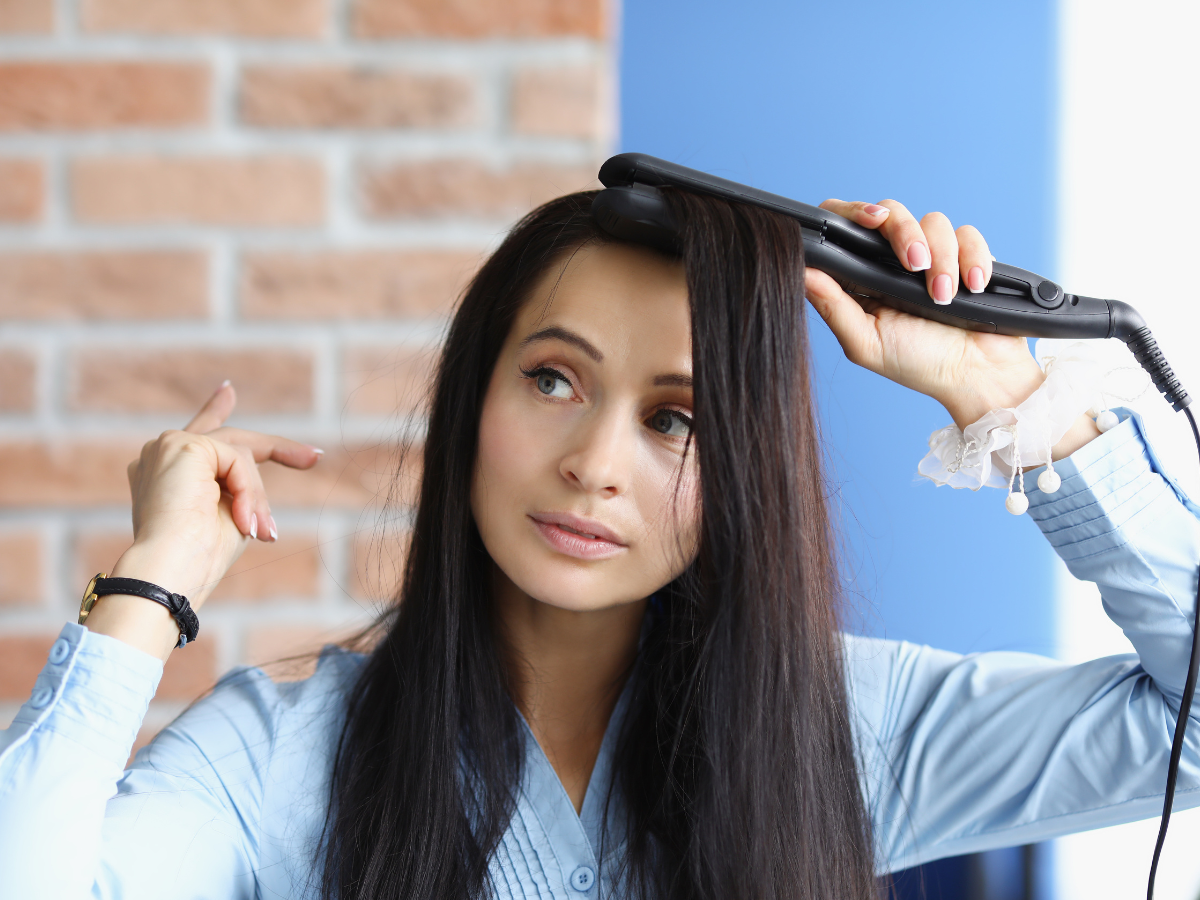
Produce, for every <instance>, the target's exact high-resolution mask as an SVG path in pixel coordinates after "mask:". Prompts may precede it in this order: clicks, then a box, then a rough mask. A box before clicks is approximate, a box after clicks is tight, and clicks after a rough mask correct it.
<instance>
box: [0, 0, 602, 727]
mask: <svg viewBox="0 0 1200 900" xmlns="http://www.w3.org/2000/svg"><path fill="white" fill-rule="evenodd" d="M611 16H612V12H611V10H610V8H609V6H608V4H607V0H569V2H561V0H503V2H501V0H0V724H6V723H7V722H8V721H9V719H10V718H11V716H12V715H13V714H14V713H15V711H16V708H17V706H18V705H19V704H20V703H21V702H22V701H23V700H24V699H25V698H26V697H27V696H28V692H29V689H30V687H31V685H32V683H33V679H34V676H35V674H36V672H37V670H38V669H39V668H40V667H41V665H42V662H43V661H44V658H45V653H46V650H47V648H48V647H49V645H50V643H51V642H52V640H53V638H54V635H55V634H56V633H57V632H58V630H59V628H60V627H61V624H62V622H63V621H65V620H68V619H71V620H73V619H74V618H75V615H76V612H77V608H78V602H79V594H80V592H81V590H82V588H83V586H84V585H85V584H86V582H87V579H88V578H89V577H90V576H91V575H93V574H95V572H97V571H99V570H104V569H107V568H108V567H109V566H110V565H111V563H112V562H113V561H114V560H115V559H116V557H117V556H119V555H120V553H121V551H122V550H123V549H124V547H125V546H127V544H128V541H129V539H130V526H129V512H128V489H127V486H126V483H125V475H124V469H125V465H126V463H127V462H128V461H129V460H130V459H132V458H133V457H134V456H135V455H136V452H137V450H138V448H139V447H140V445H141V444H142V443H143V442H145V441H146V440H148V439H150V438H151V437H153V436H154V435H156V434H158V433H159V432H160V431H162V430H163V429H165V428H169V427H179V426H180V425H181V424H182V423H183V422H185V421H186V420H187V418H188V417H189V416H190V414H191V411H192V410H194V409H195V407H196V406H197V405H198V404H199V403H200V402H202V401H203V399H204V398H206V397H207V396H208V395H209V394H210V393H211V392H212V391H213V390H214V389H215V388H216V386H217V385H218V384H219V383H220V382H221V381H222V380H223V379H225V378H230V379H232V380H233V383H234V386H235V387H236V388H237V389H238V392H239V397H240V407H239V411H238V414H237V416H236V419H235V422H236V424H240V425H242V426H244V427H250V428H256V429H261V430H269V431H273V432H278V433H283V434H287V435H290V436H294V437H297V438H300V439H302V440H307V441H310V442H312V443H315V444H317V445H318V446H323V447H324V448H325V449H326V450H327V451H328V453H327V456H326V458H325V460H324V461H322V462H321V463H320V464H319V466H318V469H317V470H315V471H313V472H311V473H304V474H297V473H291V472H287V471H283V470H279V469H275V468H274V467H272V466H270V465H268V466H267V467H264V474H265V475H266V479H267V482H268V485H269V488H270V490H271V495H272V500H273V504H274V509H275V511H276V514H275V517H276V519H277V521H278V524H279V531H280V538H279V542H278V543H277V544H276V545H273V546H266V545H262V544H257V545H254V546H253V547H251V549H250V550H249V551H247V553H246V554H245V556H244V557H243V559H242V560H241V561H240V562H239V563H238V565H237V567H236V568H235V570H234V572H233V573H232V574H231V576H230V577H229V578H228V580H227V582H226V583H225V584H224V585H222V586H221V587H220V589H219V590H218V592H217V593H216V594H214V596H213V597H212V599H211V601H210V602H209V603H208V604H207V605H206V606H205V607H204V609H203V610H202V616H201V619H202V622H203V631H202V638H201V640H200V641H199V642H198V643H197V644H196V645H195V646H193V647H189V648H187V650H186V651H184V652H181V653H177V654H175V655H174V656H173V657H172V659H171V661H170V663H169V664H168V666H167V672H166V675H165V676H164V679H163V682H162V686H161V687H160V689H159V694H158V697H157V698H156V700H155V703H154V706H153V707H152V710H151V713H150V716H149V718H148V719H147V729H146V731H145V733H144V735H143V738H144V737H145V735H146V734H149V733H150V732H151V731H153V730H154V729H156V728H157V727H160V726H161V724H162V723H163V722H165V721H167V720H169V718H170V717H171V716H172V715H173V714H174V713H175V712H176V711H177V710H178V709H179V708H181V707H182V706H183V705H184V704H185V703H186V702H187V701H188V700H190V699H192V698H193V697H195V696H196V695H197V694H198V693H200V692H201V691H202V690H204V688H205V687H206V686H207V685H209V684H210V683H211V682H212V680H213V678H214V677H215V676H216V675H217V674H219V673H220V672H221V671H223V670H224V669H226V668H228V667H229V666H232V665H235V664H237V663H241V662H258V661H263V660H267V659H271V658H275V657H278V656H280V655H284V654H286V653H288V652H292V651H294V650H297V649H301V648H306V647H308V646H310V645H312V644H313V643H314V642H319V641H320V640H321V639H322V638H323V637H326V636H329V635H336V634H339V633H343V632H345V630H347V629H348V628H351V627H352V626H354V625H357V624H360V623H361V622H362V621H364V620H365V619H366V618H367V617H368V616H369V614H370V612H371V610H372V609H373V603H375V602H377V601H379V600H380V599H382V598H383V597H385V596H386V595H387V593H388V590H389V588H390V583H391V579H392V573H393V572H394V569H395V564H396V559H395V557H396V556H397V553H398V551H397V550H396V549H395V548H396V547H397V546H398V541H397V539H396V538H395V537H394V536H393V537H392V538H391V539H387V538H385V537H384V534H385V532H386V533H389V534H390V533H391V530H389V529H386V528H385V526H384V525H381V523H380V521H379V515H378V514H379V508H380V507H379V497H380V495H381V492H383V491H385V490H386V488H387V485H388V484H389V483H390V482H391V481H392V479H393V476H394V471H393V469H394V456H393V455H392V454H391V453H390V452H389V451H388V449H387V448H388V445H389V443H390V438H392V437H393V436H394V435H395V433H396V431H397V428H398V427H399V425H400V424H402V421H403V416H404V415H405V414H406V413H408V412H410V411H412V410H414V409H418V408H419V397H420V383H421V378H422V377H423V375H424V374H425V373H426V372H427V371H428V363H429V357H430V353H431V350H432V348H434V347H435V346H436V343H437V341H438V339H439V336H440V335H441V333H442V329H443V327H444V325H445V322H446V312H447V310H448V309H449V308H450V305H451V304H452V302H453V300H454V298H455V295H456V293H457V292H458V291H459V290H460V288H461V287H462V285H463V284H464V282H465V280H466V279H467V278H468V277H469V276H470V274H471V272H472V271H473V269H474V268H475V267H476V266H477V265H478V263H479V261H480V260H481V258H482V256H483V255H484V254H486V253H487V252H488V250H489V248H491V247H494V246H495V244H496V242H497V241H498V240H499V238H500V236H501V235H502V234H503V233H504V231H505V228H506V227H507V225H509V224H510V223H511V222H512V221H513V219H514V218H515V217H516V216H518V215H519V214H521V213H522V212H524V211H525V210H527V209H528V208H530V206H531V205H533V204H536V203H538V202H540V201H542V200H544V199H547V198H549V197H551V196H554V195H557V194H560V193H565V192H568V191H571V190H576V189H579V188H582V187H586V186H589V185H590V184H594V183H593V182H592V178H593V176H594V173H595V171H596V167H597V165H598V162H599V161H600V160H601V159H603V157H604V156H605V155H606V154H607V152H608V151H609V150H610V148H611V144H612V140H613V121H614V118H613V102H614V100H613V97H614V94H613V77H614V76H613V54H612V45H611V35H612V30H613V25H612V21H611ZM373 539H374V540H373Z"/></svg>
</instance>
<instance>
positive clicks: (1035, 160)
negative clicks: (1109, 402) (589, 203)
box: [621, 0, 1055, 653]
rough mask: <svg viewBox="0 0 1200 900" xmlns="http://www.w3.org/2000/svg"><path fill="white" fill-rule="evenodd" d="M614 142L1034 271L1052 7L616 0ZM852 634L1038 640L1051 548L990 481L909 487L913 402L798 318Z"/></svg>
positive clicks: (1047, 148)
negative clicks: (983, 485) (940, 237)
mask: <svg viewBox="0 0 1200 900" xmlns="http://www.w3.org/2000/svg"><path fill="white" fill-rule="evenodd" d="M623 16H624V22H623V47H622V61H621V82H622V83H621V127H622V138H621V146H622V149H623V150H637V151H642V152H646V153H652V154H655V155H657V156H662V157H666V158H668V159H672V160H675V161H677V162H681V163H684V164H686V165H691V166H694V167H696V168H700V169H705V170H708V171H711V172H715V173H718V174H721V175H724V176H726V177H729V178H733V179H736V180H739V181H745V182H749V183H751V184H754V185H756V186H759V187H763V188H766V189H769V190H772V191H776V192H778V193H782V194H786V195H788V196H791V197H796V198H798V199H802V200H806V201H808V202H812V203H816V202H819V201H820V200H822V199H824V198H826V197H831V196H836V197H842V198H844V199H864V200H872V201H874V200H880V199H883V198H885V197H894V198H896V199H899V200H901V201H902V202H903V203H905V204H906V205H908V206H909V207H910V209H912V210H913V211H914V212H916V213H917V214H918V215H920V214H922V213H924V212H927V211H929V210H935V209H936V210H941V211H942V212H945V213H946V214H947V215H949V216H950V218H951V220H952V221H953V222H954V223H955V225H959V224H963V223H967V222H969V223H971V224H974V225H976V226H978V227H979V228H980V230H981V231H982V232H983V233H984V235H985V237H987V238H988V240H989V241H990V243H991V246H992V251H993V253H994V254H995V255H996V256H997V257H998V258H999V259H1001V260H1003V261H1006V262H1011V263H1013V264H1015V265H1019V266H1022V267H1025V268H1030V269H1033V270H1035V271H1040V272H1042V273H1044V274H1047V275H1050V276H1053V268H1054V266H1053V262H1054V261H1053V258H1052V252H1051V248H1052V240H1051V236H1052V233H1053V221H1052V211H1053V196H1052V188H1053V185H1052V162H1053V142H1052V137H1053V132H1052V118H1053V112H1054V110H1053V108H1052V104H1053V97H1054V79H1053V73H1054V67H1055V62H1054V53H1055V36H1054V30H1053V22H1054V8H1053V6H1052V5H1051V4H1048V3H1044V2H1032V0H1008V2H1004V3H999V2H988V3H962V2H957V3H955V2H949V0H926V2H922V3H917V4H913V3H896V2H881V0H857V2H856V0H839V2H830V3H826V4H817V3H799V2H784V0H760V2H739V3H733V2H728V0H727V2H716V0H688V2H683V0H627V2H626V3H625V7H624V10H623ZM811 321H812V331H813V335H814V343H815V348H816V360H815V369H816V377H817V382H818V386H819V388H818V389H819V392H820V403H821V414H822V419H823V425H824V429H825V435H826V439H827V444H828V446H829V455H830V459H831V462H832V464H833V465H832V472H831V476H832V478H833V480H834V486H835V488H836V489H837V495H838V497H839V498H840V500H841V504H840V517H841V525H842V532H843V534H844V536H845V541H846V553H845V555H846V568H847V570H848V572H849V573H850V576H851V588H852V591H853V592H854V594H853V596H854V603H853V607H854V610H855V615H854V617H853V618H852V620H851V621H850V623H849V624H850V626H851V627H852V628H854V629H856V630H861V631H865V632H870V633H875V634H885V635H887V636H889V637H897V638H905V639H909V640H914V641H920V642H925V643H930V644H933V645H936V646H940V647H945V648H947V649H953V650H959V651H974V650H989V649H1022V650H1032V651H1036V652H1043V653H1050V652H1052V651H1053V608H1052V603H1053V588H1052V584H1051V583H1050V572H1051V569H1050V557H1049V552H1050V551H1049V550H1048V549H1047V547H1046V546H1045V544H1044V542H1043V541H1042V539H1041V538H1040V536H1039V535H1038V534H1037V532H1036V529H1035V527H1034V526H1033V523H1032V522H1030V521H1029V520H1028V519H1027V518H1022V519H1017V518H1014V517H1012V516H1010V515H1009V514H1008V513H1007V512H1005V510H1004V506H1003V494H1002V493H1000V492H998V491H992V490H986V491H984V492H981V493H980V494H978V495H971V494H969V493H967V492H962V491H951V490H950V489H949V488H940V489H939V488H935V487H934V486H933V485H932V483H930V482H927V481H924V480H922V479H918V478H917V476H916V465H917V461H918V460H919V459H920V457H921V456H922V455H923V453H924V451H925V448H926V440H927V438H928V435H929V433H930V432H931V431H933V430H934V429H935V428H939V427H941V426H942V425H944V424H946V423H947V422H948V421H949V419H948V417H947V416H946V415H945V413H944V412H943V411H942V410H941V408H940V407H939V406H938V405H937V404H936V403H934V402H933V401H931V400H928V399H927V398H924V397H920V396H917V395H915V394H912V393H911V392H908V391H905V390H903V389H901V388H899V387H896V386H894V385H892V384H890V383H889V382H886V381H884V380H883V379H881V378H879V377H877V376H874V375H871V374H870V373H867V372H864V371H862V370H859V369H857V368H856V367H855V366H853V365H851V364H850V363H848V362H846V360H845V359H844V358H843V357H842V355H841V352H840V350H839V349H838V347H837V345H836V342H835V341H834V340H833V339H832V337H831V335H830V334H829V332H828V331H827V330H826V329H825V327H824V325H823V324H822V323H821V322H820V320H819V319H817V318H816V317H815V316H813V317H812V320H811Z"/></svg>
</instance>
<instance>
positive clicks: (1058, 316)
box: [592, 153, 1200, 900]
mask: <svg viewBox="0 0 1200 900" xmlns="http://www.w3.org/2000/svg"><path fill="white" fill-rule="evenodd" d="M600 182H601V183H602V184H603V185H604V186H605V189H604V190H602V191H600V192H599V193H598V194H597V195H596V197H595V199H594V200H593V201H592V215H593V217H594V218H595V220H596V222H597V224H598V225H599V226H600V227H601V228H602V229H603V230H604V231H606V232H608V233H609V234H611V235H613V236H614V237H617V238H620V239H623V240H629V241H634V242H637V243H641V244H648V245H650V246H653V247H657V248H658V249H660V250H662V251H664V252H667V253H672V254H677V253H678V252H679V249H680V246H679V233H678V229H677V227H676V223H675V220H674V217H673V216H672V213H671V210H670V207H669V205H668V204H667V201H666V198H665V197H664V196H663V193H662V191H661V190H659V189H660V188H664V187H671V188H680V189H683V190H687V191H693V192H695V193H698V194H707V195H709V196H711V197H719V198H721V199H724V200H732V201H734V202H737V203H748V204H751V205H753V206H758V207H761V208H763V209H767V210H771V211H772V212H776V213H779V214H781V215H785V216H790V217H791V218H793V219H796V220H798V221H799V222H800V228H801V234H802V236H803V240H804V260H805V265H808V266H811V267H812V268H814V269H820V270H821V271H822V272H826V273H828V274H829V275H830V276H832V277H833V279H834V280H835V281H837V282H838V284H840V285H841V286H842V288H843V290H845V291H846V292H847V293H849V294H851V295H857V296H860V297H867V298H870V299H872V300H877V301H879V302H881V303H884V304H886V305H887V306H891V307H894V308H895V309H899V310H902V311H904V312H907V313H911V314H913V315H915V316H921V317H922V318H925V319H932V320H934V321H935V322H943V323H945V324H947V325H954V326H956V327H958V328H965V329H967V330H969V331H986V332H992V333H994V334H1010V335H1019V336H1021V337H1045V338H1081V339H1086V338H1119V339H1120V340H1122V341H1124V342H1125V343H1126V345H1127V346H1128V347H1129V349H1130V350H1131V351H1132V352H1133V356H1134V358H1135V359H1136V360H1137V361H1138V363H1139V364H1140V365H1141V366H1142V368H1144V369H1145V370H1146V371H1147V372H1148V373H1149V375H1150V378H1151V380H1153V382H1154V385H1155V386H1156V387H1157V388H1158V389H1159V390H1160V391H1161V392H1162V393H1163V395H1164V396H1165V397H1166V398H1167V401H1168V402H1169V403H1170V404H1171V406H1172V407H1174V409H1175V410H1176V411H1179V410H1183V412H1184V414H1185V415H1186V416H1187V418H1188V422H1189V423H1190V424H1191V427H1192V434H1193V435H1194V436H1195V438H1196V447H1197V450H1200V429H1198V428H1197V425H1196V419H1195V417H1194V416H1193V414H1192V411H1191V410H1190V409H1188V408H1187V407H1188V405H1189V404H1190V403H1191V398H1190V397H1188V394H1187V391H1185V390H1184V389H1183V386H1182V385H1181V384H1180V383H1179V379H1178V378H1176V377H1175V373H1174V372H1172V371H1171V367H1170V366H1169V365H1168V364H1167V361H1166V359H1165V358H1163V355H1162V352H1161V351H1160V350H1159V349H1158V344H1157V343H1156V342H1155V340H1154V337H1153V336H1152V335H1151V333H1150V329H1149V328H1148V327H1147V326H1146V323H1145V322H1144V321H1143V320H1142V317H1141V316H1140V315H1139V314H1138V312H1137V310H1135V309H1134V308H1133V307H1132V306H1130V305H1129V304H1127V303H1122V302H1121V301H1119V300H1099V299H1096V298H1095V297H1082V296H1080V295H1078V294H1068V293H1067V292H1065V291H1064V290H1063V289H1062V288H1061V287H1060V286H1059V285H1057V284H1055V283H1054V282H1053V281H1051V280H1050V279H1048V278H1043V277H1042V276H1041V275H1036V274H1034V273H1033V272H1029V271H1027V270H1025V269H1018V268H1017V267H1016V266H1009V265H1005V264H1004V263H999V262H997V263H993V264H992V277H991V280H990V281H989V282H988V284H987V287H986V288H985V289H984V290H983V291H982V292H981V293H978V294H973V293H971V292H970V291H969V290H967V288H966V287H965V286H962V287H960V288H959V291H958V294H957V295H956V296H955V297H954V299H953V300H952V302H951V303H950V304H949V305H947V306H938V305H937V304H935V303H934V302H933V300H932V299H931V298H930V296H929V292H928V291H927V290H926V287H925V275H924V274H923V273H921V272H909V271H908V270H907V269H905V268H903V267H902V266H901V265H900V262H899V260H897V259H896V254H895V251H894V250H892V246H891V244H889V243H888V241H887V239H886V238H884V237H883V235H881V234H879V233H878V232H875V231H871V230H870V229H868V228H863V227H862V226H861V225H858V224H856V223H854V222H851V221H850V220H849V219H845V218H843V217H842V216H839V215H837V214H835V213H831V212H828V211H827V210H824V209H821V208H819V207H816V206H809V205H808V204H807V203H800V202H798V201H796V200H790V199H788V198H787V197H781V196H779V195H778V194H771V193H768V192H767V191H760V190H758V189H757V188H752V187H748V186H747V185H744V184H738V183H737V182H735V181H728V180H726V179H724V178H718V177H717V176H715V175H709V174H707V173H706V172H700V171H697V170H696V169H689V168H687V167H685V166H680V165H676V164H675V163H672V162H667V161H666V160H664V159H657V158H655V157H653V156H647V155H646V154H644V153H621V154H618V155H617V156H614V157H612V158H611V159H609V160H608V161H607V162H605V163H604V165H603V166H601V167H600ZM1196 608H1197V610H1198V611H1200V585H1198V586H1197V597H1196ZM1197 618H1200V615H1198V616H1197ZM1198 633H1200V630H1198V629H1196V628H1195V624H1193V632H1192V653H1191V659H1190V660H1189V663H1188V672H1187V678H1186V680H1185V682H1184V689H1183V702H1182V703H1181V705H1180V710H1179V718H1178V720H1177V721H1176V724H1175V737H1174V740H1173V741H1172V744H1171V758H1170V762H1169V763H1168V766H1167V784H1166V789H1165V793H1166V797H1165V800H1164V802H1163V814H1162V822H1161V824H1160V825H1159V831H1158V842H1157V844H1156V845H1155V848H1154V859H1153V861H1152V862H1151V864H1150V880H1149V884H1148V886H1147V891H1146V896H1147V898H1148V900H1152V898H1153V896H1154V876H1155V873H1156V872H1157V870H1158V860H1159V856H1160V855H1161V853H1162V848H1163V841H1164V840H1165V838H1166V835H1167V824H1168V823H1169V822H1170V818H1171V805H1172V802H1173V800H1174V797H1175V781H1176V777H1177V775H1178V771H1179V759H1180V755H1181V754H1182V751H1183V736H1184V732H1185V730H1186V728H1187V722H1188V715H1189V713H1190V711H1191V705H1192V695H1193V694H1194V693H1195V691H1196V675H1197V670H1198V669H1200V639H1198V637H1197V635H1198Z"/></svg>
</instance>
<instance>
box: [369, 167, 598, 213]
mask: <svg viewBox="0 0 1200 900" xmlns="http://www.w3.org/2000/svg"><path fill="white" fill-rule="evenodd" d="M596 171H597V169H595V168H592V167H565V166H557V165H550V164H545V165H541V164H538V165H534V164H531V163H525V164H519V165H515V166H512V167H511V168H509V169H507V170H496V169H492V168H489V167H487V166H485V165H483V164H482V163H480V162H477V161H474V160H469V159H445V160H432V161H428V162H400V163H396V164H394V165H381V166H373V167H368V168H367V169H366V170H365V171H364V172H363V178H362V192H363V198H364V203H365V206H366V212H367V214H368V215H369V216H371V217H373V218H378V219H394V218H406V217H418V216H486V217H492V218H506V219H513V218H516V217H517V216H520V215H524V214H525V213H526V212H528V211H529V210H530V209H532V208H533V207H535V206H538V205H539V204H541V203H544V202H546V201H547V200H550V199H552V198H554V197H558V196H561V195H563V194H569V193H572V192H573V191H581V190H585V189H587V188H589V187H596V186H597V183H596V180H595V179H596Z"/></svg>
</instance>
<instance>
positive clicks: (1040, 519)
mask: <svg viewBox="0 0 1200 900" xmlns="http://www.w3.org/2000/svg"><path fill="white" fill-rule="evenodd" d="M1113 412H1115V413H1116V414H1117V416H1118V418H1119V419H1120V420H1121V421H1120V424H1118V425H1117V426H1116V427H1114V428H1111V429H1109V430H1108V431H1107V432H1105V433H1104V434H1102V435H1100V437H1098V438H1095V439H1094V440H1092V441H1090V442H1088V443H1087V444H1085V445H1084V446H1082V447H1080V448H1079V449H1078V450H1076V451H1075V452H1074V453H1073V454H1071V455H1070V456H1069V457H1067V458H1066V459H1064V460H1060V461H1059V462H1056V463H1055V464H1054V469H1055V471H1056V472H1058V474H1059V476H1060V477H1061V478H1062V486H1061V487H1060V488H1059V489H1058V490H1057V491H1055V492H1054V493H1053V494H1047V493H1045V492H1043V491H1042V490H1040V489H1038V488H1034V489H1032V490H1029V491H1027V492H1026V493H1027V496H1028V497H1029V515H1030V516H1031V517H1032V518H1033V520H1034V521H1035V522H1036V523H1037V526H1038V528H1040V529H1041V530H1042V533H1043V534H1044V535H1045V536H1046V538H1047V540H1049V541H1050V544H1051V545H1052V546H1053V547H1054V548H1055V550H1056V551H1057V552H1058V554H1059V555H1060V556H1061V557H1062V558H1063V559H1064V560H1072V559H1080V558H1082V557H1085V556H1090V555H1092V554H1093V553H1100V552H1103V551H1105V550H1110V549H1112V548H1114V547H1118V546H1121V545H1122V544H1123V543H1124V539H1123V537H1122V536H1121V531H1122V528H1123V527H1124V526H1125V525H1127V524H1128V523H1129V522H1130V520H1132V519H1133V518H1134V517H1136V516H1137V515H1138V514H1139V513H1141V512H1142V511H1143V510H1145V509H1147V508H1148V507H1149V506H1150V505H1151V504H1153V503H1154V501H1155V500H1157V499H1158V498H1159V497H1160V496H1162V495H1163V494H1164V493H1166V492H1173V493H1174V494H1175V495H1176V497H1177V498H1178V500H1179V502H1180V503H1182V504H1183V505H1184V506H1185V507H1187V509H1188V510H1189V511H1190V512H1191V513H1192V514H1193V515H1196V516H1200V507H1198V506H1197V505H1196V504H1195V503H1193V502H1192V501H1191V500H1190V499H1189V498H1188V497H1187V495H1186V494H1185V493H1184V492H1183V490H1182V489H1181V488H1180V487H1179V485H1178V484H1177V483H1176V482H1175V481H1174V479H1172V478H1171V477H1170V476H1169V475H1168V474H1167V473H1166V472H1165V471H1164V469H1163V467H1162V464H1161V462H1160V461H1159V459H1158V457H1157V456H1156V455H1155V453H1154V451H1153V449H1152V448H1151V447H1150V445H1149V443H1148V442H1147V441H1146V432H1145V426H1144V425H1143V423H1142V419H1141V417H1140V416H1139V415H1138V414H1137V413H1135V412H1133V411H1131V410H1129V409H1126V408H1123V407H1122V408H1118V409H1114V410H1113Z"/></svg>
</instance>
